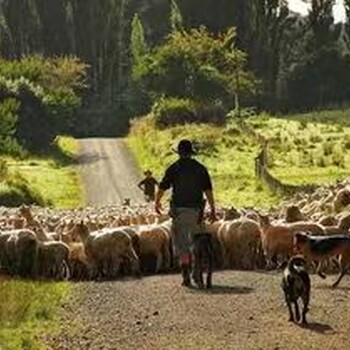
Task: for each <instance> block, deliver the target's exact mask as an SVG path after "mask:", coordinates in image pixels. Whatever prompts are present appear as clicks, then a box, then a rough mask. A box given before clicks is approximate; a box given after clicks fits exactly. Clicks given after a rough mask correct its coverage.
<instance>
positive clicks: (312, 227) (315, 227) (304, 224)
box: [287, 221, 325, 236]
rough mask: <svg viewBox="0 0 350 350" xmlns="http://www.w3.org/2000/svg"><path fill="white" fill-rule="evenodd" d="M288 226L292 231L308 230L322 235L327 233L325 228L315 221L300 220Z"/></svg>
mask: <svg viewBox="0 0 350 350" xmlns="http://www.w3.org/2000/svg"><path fill="white" fill-rule="evenodd" d="M287 227H288V228H289V229H290V231H291V232H292V233H295V232H299V231H303V232H305V231H308V232H311V233H312V234H313V235H318V236H322V235H324V234H325V230H324V228H323V227H322V226H321V225H319V224H317V223H313V222H308V221H298V222H294V223H292V224H288V225H287Z"/></svg>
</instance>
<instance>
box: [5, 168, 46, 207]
mask: <svg viewBox="0 0 350 350" xmlns="http://www.w3.org/2000/svg"><path fill="white" fill-rule="evenodd" d="M22 204H37V205H40V206H44V205H46V204H50V203H46V201H45V200H44V199H43V197H42V196H41V194H40V193H39V192H38V191H36V190H35V189H33V188H32V187H30V186H29V184H28V182H27V181H26V180H25V179H24V178H23V177H22V176H20V175H19V174H15V175H13V176H11V177H10V178H6V179H5V181H4V182H2V183H1V186H0V206H6V207H18V206H20V205H22Z"/></svg>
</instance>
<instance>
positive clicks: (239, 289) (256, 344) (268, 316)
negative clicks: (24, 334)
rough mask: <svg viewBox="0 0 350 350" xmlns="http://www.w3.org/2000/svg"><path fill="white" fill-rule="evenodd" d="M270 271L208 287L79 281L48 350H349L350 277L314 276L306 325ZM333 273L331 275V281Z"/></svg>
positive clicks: (162, 281)
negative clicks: (294, 318)
mask: <svg viewBox="0 0 350 350" xmlns="http://www.w3.org/2000/svg"><path fill="white" fill-rule="evenodd" d="M280 278H281V275H280V274H278V273H275V272H271V273H265V272H264V273H259V272H240V271H223V272H218V273H215V274H214V288H213V290H212V291H210V292H207V291H198V290H195V289H187V288H184V287H181V286H179V276H177V275H163V276H151V277H144V278H142V279H137V280H132V279H130V280H123V281H115V282H100V283H97V282H95V283H79V284H77V285H76V286H75V297H73V298H72V300H71V302H70V304H69V305H67V306H66V307H65V309H64V312H63V313H62V322H61V324H62V327H61V330H60V332H59V334H56V335H54V336H51V337H50V338H46V343H47V344H48V345H49V346H50V347H51V349H67V350H68V349H69V350H73V349H91V350H94V349H101V350H102V349H105V350H112V349H115V350H123V349H130V350H131V349H147V350H148V349H150V350H153V349H154V350H163V349H166V350H168V349H186V350H197V349H200V350H202V349H204V350H205V349H218V350H219V349H237V350H259V349H264V350H265V349H268V350H270V349H271V350H285V349H286V350H289V349H290V350H292V349H293V350H299V349H300V350H320V349H322V350H331V349H335V350H348V349H350V337H349V334H350V333H349V332H350V313H349V308H350V299H349V297H348V295H349V289H350V279H349V278H346V279H344V281H343V285H342V286H340V288H339V289H336V290H332V289H330V288H329V287H327V285H329V284H330V282H331V281H330V280H328V279H327V280H326V281H323V280H321V279H320V278H319V277H317V276H312V284H313V285H312V298H311V304H310V313H309V315H308V319H309V325H307V326H304V327H302V326H299V325H296V324H293V323H290V322H288V321H287V319H288V315H287V309H286V306H285V304H284V301H283V297H282V292H281V288H280ZM331 278H334V276H331V277H329V279H331Z"/></svg>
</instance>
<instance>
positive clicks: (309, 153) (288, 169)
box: [249, 111, 350, 185]
mask: <svg viewBox="0 0 350 350" xmlns="http://www.w3.org/2000/svg"><path fill="white" fill-rule="evenodd" d="M348 115H349V111H344V112H343V111H338V112H336V111H333V112H328V111H325V112H322V113H313V114H304V115H294V116H287V117H285V118H282V117H279V118H273V117H271V116H269V115H266V114H264V115H261V116H259V117H255V118H251V119H250V120H249V123H250V124H251V125H252V126H253V127H254V128H255V130H256V131H257V132H259V133H260V134H262V135H264V136H265V137H267V138H268V139H269V140H270V147H269V161H270V164H269V166H270V168H271V170H272V172H273V174H275V175H276V176H277V177H278V178H279V179H280V180H282V181H283V182H286V183H291V184H308V183H309V184H310V183H315V184H319V185H327V184H330V183H334V182H335V181H338V180H343V179H344V178H346V177H348V176H349V175H350V123H349V122H348V121H347V119H348V118H347V116H348ZM316 120H317V122H316ZM331 121H332V123H331Z"/></svg>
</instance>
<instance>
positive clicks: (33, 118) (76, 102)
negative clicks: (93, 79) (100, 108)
mask: <svg viewBox="0 0 350 350" xmlns="http://www.w3.org/2000/svg"><path fill="white" fill-rule="evenodd" d="M85 69H86V66H85V65H84V64H83V63H81V62H80V61H79V60H78V59H76V58H73V57H72V58H68V57H65V58H64V57H63V58H54V59H44V58H43V57H40V56H33V57H25V58H23V59H20V60H12V61H6V60H0V72H1V74H2V75H1V76H0V99H1V100H4V99H12V100H16V102H12V105H11V106H12V110H13V112H12V114H13V113H14V110H16V111H17V114H18V115H17V116H15V115H13V116H12V123H11V124H9V125H10V128H12V129H11V130H12V134H13V135H14V136H15V138H16V140H17V142H18V143H19V144H21V145H22V146H24V147H25V148H28V149H30V150H41V149H43V148H47V147H48V145H49V144H50V143H51V142H52V141H53V139H54V137H55V136H56V135H57V134H59V133H64V132H68V131H71V130H72V128H73V126H74V124H75V119H74V118H75V112H76V110H77V108H78V107H79V106H80V104H81V100H80V98H79V97H78V93H79V92H81V90H82V89H83V88H84V86H85V82H84V77H85ZM14 104H15V105H14ZM0 112H1V111H0ZM7 115H8V118H9V117H11V114H9V113H7ZM8 118H7V119H8Z"/></svg>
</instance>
